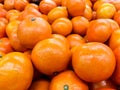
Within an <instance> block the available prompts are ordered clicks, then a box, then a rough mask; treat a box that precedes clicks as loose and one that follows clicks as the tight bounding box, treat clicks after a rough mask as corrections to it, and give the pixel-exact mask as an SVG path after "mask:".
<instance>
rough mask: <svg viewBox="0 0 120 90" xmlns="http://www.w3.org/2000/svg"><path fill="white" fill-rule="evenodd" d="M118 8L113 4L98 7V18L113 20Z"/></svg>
mask: <svg viewBox="0 0 120 90" xmlns="http://www.w3.org/2000/svg"><path fill="white" fill-rule="evenodd" d="M115 12H116V8H115V6H114V5H113V4H110V3H103V4H101V5H100V7H98V9H97V11H96V14H97V18H113V16H114V14H115Z"/></svg>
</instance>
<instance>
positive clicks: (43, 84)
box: [29, 79, 50, 90]
mask: <svg viewBox="0 0 120 90" xmlns="http://www.w3.org/2000/svg"><path fill="white" fill-rule="evenodd" d="M49 84H50V82H49V81H48V80H45V79H40V80H37V81H34V82H33V83H32V84H31V86H30V89H29V90H49Z"/></svg>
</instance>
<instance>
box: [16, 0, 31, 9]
mask: <svg viewBox="0 0 120 90" xmlns="http://www.w3.org/2000/svg"><path fill="white" fill-rule="evenodd" d="M27 4H29V2H28V0H15V2H14V7H15V9H16V10H19V11H22V10H24V8H25V7H26V6H27Z"/></svg>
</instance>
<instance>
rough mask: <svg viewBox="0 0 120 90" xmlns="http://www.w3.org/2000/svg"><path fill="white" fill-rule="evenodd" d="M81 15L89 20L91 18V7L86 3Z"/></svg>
mask: <svg viewBox="0 0 120 90" xmlns="http://www.w3.org/2000/svg"><path fill="white" fill-rule="evenodd" d="M83 16H84V17H85V18H87V19H88V20H89V21H90V20H91V19H92V16H93V11H92V8H91V7H90V6H89V5H87V4H86V8H85V10H84V14H83Z"/></svg>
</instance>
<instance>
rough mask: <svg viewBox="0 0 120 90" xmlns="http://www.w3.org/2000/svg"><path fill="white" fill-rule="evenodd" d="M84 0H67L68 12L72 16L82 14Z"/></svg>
mask: <svg viewBox="0 0 120 90" xmlns="http://www.w3.org/2000/svg"><path fill="white" fill-rule="evenodd" d="M85 5H86V4H85V0H67V8H68V12H69V14H70V15H71V16H72V17H75V16H80V15H83V13H84V10H85Z"/></svg>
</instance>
